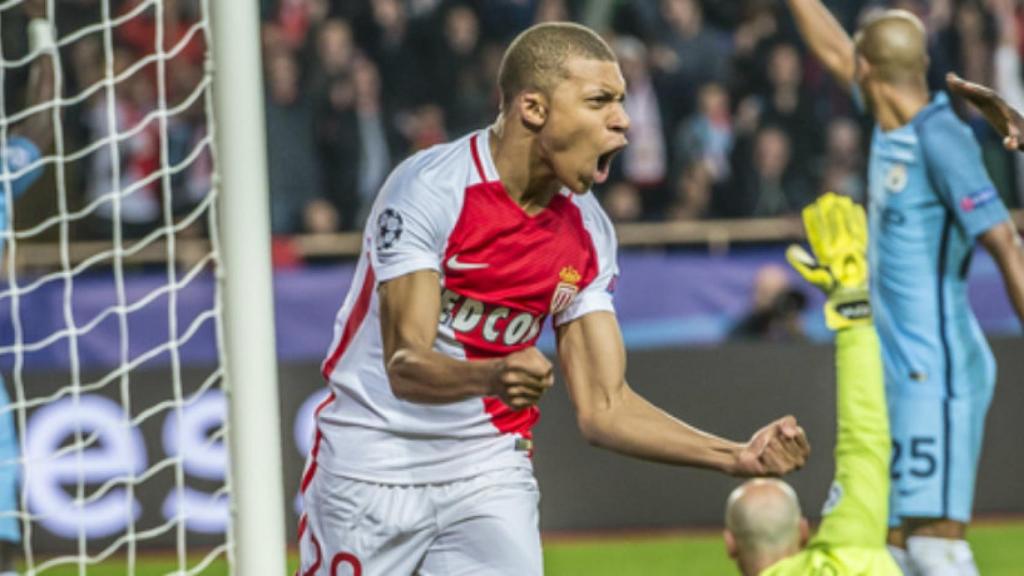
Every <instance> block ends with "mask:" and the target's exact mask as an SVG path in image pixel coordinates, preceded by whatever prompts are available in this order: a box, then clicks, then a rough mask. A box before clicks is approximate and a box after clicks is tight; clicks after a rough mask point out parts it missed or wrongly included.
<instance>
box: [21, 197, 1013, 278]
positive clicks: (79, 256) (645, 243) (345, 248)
mask: <svg viewBox="0 0 1024 576" xmlns="http://www.w3.org/2000/svg"><path fill="white" fill-rule="evenodd" d="M1011 214H1012V217H1013V219H1014V222H1016V224H1017V227H1018V229H1021V230H1024V210H1014V211H1012V212H1011ZM615 229H616V233H617V235H618V238H619V246H620V247H621V248H643V247H656V246H706V247H707V248H708V250H710V251H713V252H727V251H728V250H729V249H730V248H731V247H732V246H733V245H742V244H757V243H774V242H779V243H783V242H792V241H796V240H802V239H803V238H804V232H803V226H801V224H800V220H799V218H798V217H796V216H789V217H783V218H751V219H742V220H699V221H688V222H638V223H627V224H618V225H617V226H616V227H615ZM282 241H283V242H285V243H286V244H288V249H289V250H290V251H291V252H292V253H293V254H294V255H295V256H297V257H299V259H302V260H305V259H332V258H337V259H344V258H352V257H355V256H357V255H358V254H359V250H360V248H361V246H362V233H361V232H342V233H336V234H297V235H293V236H287V237H284V238H283V240H282ZM109 249H110V243H109V242H103V241H93V242H75V243H74V244H72V245H71V246H70V256H71V261H72V263H73V264H75V263H79V262H82V261H84V260H86V259H88V258H91V257H93V256H95V255H96V254H100V253H102V252H104V251H107V250H109ZM176 251H177V257H178V259H179V260H180V261H181V262H183V263H188V262H192V261H193V260H197V259H198V258H201V257H202V256H203V255H204V254H208V253H209V251H210V248H209V241H208V240H206V239H204V238H179V239H177V241H176ZM126 252H127V253H126V254H125V257H124V262H125V264H140V265H145V264H159V263H162V262H165V261H166V258H167V250H166V248H165V247H164V246H163V245H162V244H160V243H157V244H151V245H149V246H146V247H144V248H142V249H141V250H138V251H132V250H131V247H130V243H127V242H126ZM60 264H61V260H60V245H59V244H58V243H56V242H52V243H51V242H39V243H29V242H25V243H23V244H21V245H20V246H19V248H18V253H17V267H18V270H19V271H31V270H33V269H43V270H45V269H51V268H56V267H58V266H60Z"/></svg>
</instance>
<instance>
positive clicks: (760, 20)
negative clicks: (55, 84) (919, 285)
mask: <svg viewBox="0 0 1024 576" xmlns="http://www.w3.org/2000/svg"><path fill="white" fill-rule="evenodd" d="M218 1H220V0H218ZM826 4H827V5H828V6H829V8H830V9H831V10H832V11H833V13H834V14H835V15H836V16H837V18H838V19H839V20H840V21H841V22H842V23H843V25H844V26H845V27H846V28H847V29H848V30H853V29H855V28H856V25H857V23H858V21H859V20H860V19H862V18H863V17H864V16H865V15H866V14H867V13H868V12H869V11H870V10H872V9H876V8H878V7H881V6H888V7H893V6H895V7H901V8H905V9H908V10H912V11H914V12H916V13H917V14H919V15H920V16H921V18H922V20H924V21H925V22H926V24H927V27H928V31H929V39H930V52H931V61H932V67H931V75H930V82H931V84H932V88H933V89H938V88H940V87H941V80H942V77H943V75H944V74H945V72H946V71H949V70H956V71H958V72H959V73H961V74H962V75H963V76H965V77H966V78H967V79H969V80H974V81H980V82H985V83H992V81H993V74H994V73H995V71H994V68H995V66H994V55H995V52H996V48H997V46H998V45H1000V44H1001V43H1003V44H1010V45H1012V46H1013V49H1014V50H1015V51H1016V52H1017V53H1019V52H1020V50H1021V46H1022V45H1024V43H1022V42H1021V37H1020V36H1019V35H1017V26H1016V23H1017V20H1018V19H1019V18H1020V15H1019V12H1018V10H1017V6H1016V2H1015V1H1014V0H927V1H926V0H894V1H891V2H878V1H869V0H830V1H827V2H826ZM56 5H57V15H56V20H57V23H58V28H59V33H60V35H61V36H62V37H66V36H67V35H69V34H75V32H76V31H81V30H83V29H87V28H89V26H92V25H95V24H96V23H97V22H100V21H102V19H103V17H104V9H105V6H106V5H109V11H110V14H107V17H108V18H118V19H119V22H120V23H119V25H117V26H115V27H113V28H112V29H110V34H109V36H108V35H107V34H105V33H104V32H103V29H102V28H97V29H96V31H93V32H91V33H85V34H80V37H78V38H76V39H75V41H73V42H70V43H68V44H67V45H66V46H64V47H63V48H62V51H61V59H62V63H63V72H64V80H63V82H64V87H63V93H64V94H65V97H69V98H71V102H70V103H69V104H68V105H67V106H65V107H64V122H63V126H62V130H63V138H64V141H65V145H64V151H63V154H64V155H65V157H70V158H69V159H68V161H67V163H66V165H67V168H66V174H65V175H64V176H63V177H64V178H65V179H66V181H67V184H66V185H67V188H68V189H69V194H72V198H71V199H70V202H71V204H72V205H73V206H77V207H87V206H89V205H90V203H93V205H94V206H96V210H95V211H94V217H90V218H89V219H88V221H90V222H93V223H92V224H90V226H92V227H94V228H95V229H96V230H97V233H98V234H103V233H104V231H106V230H109V222H107V221H105V220H104V218H109V215H110V212H111V210H112V206H113V204H112V203H111V202H110V201H109V198H110V191H111V190H115V189H118V188H121V189H124V188H125V187H129V186H131V187H134V188H133V189H135V190H137V191H138V193H133V194H131V195H130V196H129V197H127V198H126V199H125V201H124V202H123V203H122V206H121V207H120V210H121V215H122V218H123V219H124V220H125V221H126V222H128V223H129V224H130V226H129V228H127V229H126V233H127V234H136V235H138V234H143V233H145V232H146V230H148V229H151V228H152V227H153V226H154V225H155V224H162V223H163V221H162V220H163V218H164V216H162V210H161V202H162V201H163V200H162V195H161V193H160V192H161V190H162V189H164V188H165V187H167V188H169V189H172V190H173V194H172V196H173V200H172V204H173V205H174V208H175V209H176V210H178V209H180V210H181V211H184V210H185V209H187V208H188V207H190V206H192V205H194V203H195V202H197V201H199V200H200V199H201V198H202V197H203V196H204V194H205V191H206V190H207V189H208V188H209V185H210V173H211V162H210V154H209V149H208V147H207V143H208V140H207V138H208V135H207V130H206V116H205V112H204V101H203V98H202V97H201V90H200V88H201V86H202V84H201V83H202V80H203V65H204V63H203V57H204V51H205V40H204V35H203V31H202V29H201V28H200V27H198V26H197V22H198V20H199V19H200V18H201V10H200V6H199V0H163V12H162V14H161V15H159V16H160V18H157V16H158V15H157V14H156V13H155V8H154V7H153V6H152V4H151V3H150V2H142V0H121V1H117V0H110V1H109V2H106V1H100V0H61V1H60V2H57V3H56ZM260 7H261V16H262V24H261V41H262V51H263V65H264V69H263V72H264V78H265V89H266V91H265V94H266V127H267V144H268V146H267V152H268V159H269V163H270V192H271V202H272V221H273V222H272V225H273V230H274V232H275V233H276V234H294V233H304V232H332V231H338V230H351V229H357V228H360V227H361V226H362V223H363V221H364V220H365V217H366V213H367V211H368V208H369V206H370V204H371V202H372V200H373V197H374V195H375V194H376V192H377V190H378V189H379V187H380V185H381V183H382V182H383V180H384V178H385V177H386V176H387V174H388V172H389V171H390V170H391V168H392V167H394V166H395V165H396V164H397V163H398V162H400V161H401V160H402V159H404V158H405V157H407V156H408V155H409V154H411V153H412V152H415V151H416V150H419V149H422V148H425V147H428V146H431V145H433V144H436V143H438V142H442V141H445V140H447V139H450V138H455V137H458V136H461V135H462V134H464V133H466V132H468V131H470V130H473V129H476V128H479V127H483V126H486V125H487V124H489V123H490V122H492V121H493V119H494V117H495V115H496V112H497V93H496V88H495V79H496V76H497V70H498V67H499V64H500V60H501V55H502V52H503V50H504V47H505V46H506V45H507V43H508V42H509V41H510V40H511V39H512V38H513V37H514V36H515V35H516V34H517V33H518V32H519V31H521V30H523V29H524V28H526V27H527V26H529V25H531V24H533V23H536V22H541V21H550V20H574V21H578V22H582V23H584V24H586V25H588V26H591V27H592V28H594V29H596V30H598V31H599V32H601V33H602V34H603V35H605V37H606V38H607V39H608V41H609V43H610V44H611V46H612V47H613V48H614V50H615V51H616V53H617V54H618V56H619V58H620V61H621V64H622V69H623V74H624V76H625V78H626V80H627V82H628V97H627V100H626V108H627V111H628V112H629V114H630V116H631V119H632V126H631V129H630V134H629V139H630V141H631V145H630V147H629V148H627V149H626V151H625V152H623V153H622V154H620V155H619V157H618V158H617V159H616V161H615V164H614V166H613V174H612V178H611V179H610V180H609V182H607V183H606V184H604V185H602V186H601V187H600V188H599V189H598V190H596V192H597V194H598V195H599V196H600V198H601V200H602V202H603V203H604V205H605V207H606V209H607V210H608V212H609V214H610V215H611V216H612V218H613V219H614V220H616V221H620V222H624V221H635V220H646V221H666V220H695V219H707V218H745V217H768V216H778V215H786V214H793V213H795V212H797V211H798V210H799V209H800V208H801V207H802V206H803V205H804V204H806V203H807V202H809V201H810V200H811V199H812V198H814V197H815V196H816V195H817V194H818V193H820V192H822V191H825V190H834V191H836V192H839V193H842V194H846V195H849V196H851V197H854V198H855V199H858V200H863V199H864V196H865V193H866V190H865V186H866V183H865V179H864V166H865V161H866V154H867V146H868V143H869V140H870V130H871V124H870V120H869V119H868V118H867V117H865V116H864V115H863V114H861V113H860V111H858V110H857V108H856V107H855V105H854V103H853V101H852V100H851V99H850V97H849V96H848V94H847V92H846V91H845V90H843V89H842V88H841V87H838V86H836V85H835V84H834V82H832V80H831V79H830V78H829V77H828V76H827V74H825V73H824V72H823V70H822V68H821V67H820V66H818V65H817V63H816V62H815V61H814V60H813V59H812V58H810V57H809V56H808V54H807V53H806V51H805V49H804V47H803V46H802V44H801V42H800V41H799V38H798V36H797V34H796V31H795V27H794V25H793V23H792V21H791V19H790V17H789V15H788V12H787V10H786V8H785V3H784V2H782V1H781V0H735V1H731V0H730V1H723V0H261V5H260ZM4 16H5V17H4V18H3V19H0V26H2V29H0V33H2V37H3V38H2V40H3V44H4V54H12V53H14V54H17V53H23V52H19V50H23V49H24V46H23V45H22V46H18V45H17V44H19V43H22V44H23V42H24V40H23V37H24V33H23V32H22V31H20V30H18V29H19V28H21V29H23V27H24V22H23V21H19V20H18V19H17V18H8V17H6V16H7V15H6V14H5V15H4ZM158 20H160V21H162V22H163V23H164V33H163V42H164V44H163V47H162V51H164V52H168V53H170V55H171V57H170V58H168V59H167V60H166V63H165V64H163V65H160V64H158V62H157V59H155V58H154V57H153V55H154V52H156V51H157V50H158V48H159V46H158V43H157V41H156V39H155V30H156V23H157V21H158ZM11 44H15V46H13V47H12V46H10V45H11ZM1014 72H1015V73H1016V76H1017V78H1016V79H1015V80H1016V81H1018V82H1019V80H1020V78H1019V76H1020V71H1019V66H1018V67H1017V69H1016V70H1014ZM109 73H113V74H115V75H118V81H117V82H115V83H105V82H103V78H104V77H106V76H107V75H108V74H109ZM24 74H26V70H25V69H24V68H21V69H12V70H10V71H8V74H7V79H6V80H5V81H4V85H3V88H4V91H5V96H6V97H7V98H5V102H13V103H17V102H20V101H21V95H20V94H19V90H21V87H22V86H24V82H20V81H19V78H23V77H24ZM19 75H20V76H19ZM161 109H171V112H170V113H167V114H161V113H159V112H158V111H159V110H161ZM961 112H962V113H963V114H965V115H967V116H966V118H967V119H968V121H969V122H970V123H971V124H972V126H973V127H974V128H975V133H976V135H977V136H978V137H979V139H980V140H981V142H982V143H983V147H984V150H985V152H986V154H985V156H986V161H987V162H988V165H989V171H990V173H991V175H992V177H993V179H994V180H995V181H996V183H997V187H998V188H999V189H1000V190H1001V191H1002V192H1003V193H1004V195H1005V196H1006V198H1005V200H1006V202H1007V203H1008V205H1010V206H1014V207H1016V206H1020V204H1021V202H1020V194H1019V193H1018V182H1021V183H1024V174H1021V175H1020V177H1018V174H1017V170H1018V168H1017V167H1016V166H1015V165H1014V163H1013V160H1012V159H1010V158H1008V157H1007V156H1006V155H1005V154H1003V153H1002V152H1001V148H1000V145H999V140H998V138H997V137H996V136H995V135H994V134H993V133H991V132H990V131H989V130H988V128H987V126H986V125H985V123H984V122H983V121H981V120H980V119H978V118H973V117H971V116H970V114H971V112H970V111H969V110H965V109H961ZM8 113H10V110H8ZM164 134H166V136H167V145H166V146H164V145H163V143H162V140H163V135H164ZM111 135H117V137H116V138H112V136H111ZM112 142H113V144H111V143H112ZM165 156H166V158H165ZM165 164H169V165H171V166H174V167H175V168H174V169H172V170H171V174H170V175H169V176H168V177H167V178H164V177H162V175H159V174H158V173H157V172H156V169H157V168H158V167H159V166H161V165H165ZM182 213H183V212H182Z"/></svg>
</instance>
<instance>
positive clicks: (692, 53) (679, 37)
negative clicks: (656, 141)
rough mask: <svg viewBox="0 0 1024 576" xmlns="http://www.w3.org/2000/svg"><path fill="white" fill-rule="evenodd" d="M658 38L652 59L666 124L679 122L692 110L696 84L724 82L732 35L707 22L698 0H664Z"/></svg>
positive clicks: (662, 1)
mask: <svg viewBox="0 0 1024 576" xmlns="http://www.w3.org/2000/svg"><path fill="white" fill-rule="evenodd" d="M660 6H661V16H662V19H661V20H660V22H659V27H658V29H657V31H656V32H655V36H656V38H657V40H656V41H655V42H654V45H653V47H652V48H651V61H652V63H653V68H654V70H655V82H656V85H657V86H658V93H659V95H660V97H661V101H662V102H664V104H665V111H664V113H665V119H664V120H665V122H666V125H667V126H676V125H678V124H679V122H680V121H681V120H682V119H683V118H685V117H686V116H687V115H689V114H690V113H691V112H692V111H693V107H694V99H695V98H696V92H695V88H696V87H697V86H700V85H702V84H704V83H705V82H711V81H715V82H725V81H726V80H727V76H728V73H729V59H730V56H731V54H732V48H731V44H732V43H731V42H730V40H729V37H728V36H727V35H726V34H725V33H723V32H721V31H719V30H717V29H715V28H714V27H712V26H710V25H708V24H707V23H705V22H704V12H703V9H702V7H701V4H700V2H698V1H697V0H661V3H660Z"/></svg>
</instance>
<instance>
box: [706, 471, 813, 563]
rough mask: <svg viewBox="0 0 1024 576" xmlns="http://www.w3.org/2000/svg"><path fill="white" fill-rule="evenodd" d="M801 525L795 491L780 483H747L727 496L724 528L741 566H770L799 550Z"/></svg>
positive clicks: (801, 520)
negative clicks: (751, 564)
mask: <svg viewBox="0 0 1024 576" xmlns="http://www.w3.org/2000/svg"><path fill="white" fill-rule="evenodd" d="M803 526H805V524H804V523H803V518H802V516H801V514H800V503H799V501H798V500H797V497H796V492H794V491H793V489H792V488H791V487H790V486H789V484H786V483H785V482H783V481H781V480H775V479H762V478H759V479H755V480H750V481H747V482H746V483H744V484H743V485H742V486H740V487H739V488H737V489H735V490H733V492H732V494H730V495H729V501H728V503H727V504H726V509H725V528H726V530H727V531H728V532H730V533H731V534H732V538H733V540H734V542H735V550H734V552H735V554H734V555H735V556H736V557H737V559H738V560H739V561H740V562H741V564H750V563H757V564H762V563H763V564H764V565H769V564H771V563H774V562H776V561H778V560H780V559H782V558H784V557H786V556H788V555H790V554H792V553H794V552H796V551H798V550H799V549H800V547H801V545H802V544H803V542H802V541H801V540H802V538H804V536H805V532H804V530H805V528H803ZM730 548H731V546H730Z"/></svg>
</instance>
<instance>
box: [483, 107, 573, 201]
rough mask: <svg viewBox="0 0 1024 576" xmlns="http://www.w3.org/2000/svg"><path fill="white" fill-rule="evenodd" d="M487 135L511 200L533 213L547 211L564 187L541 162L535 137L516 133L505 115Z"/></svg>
mask: <svg viewBox="0 0 1024 576" xmlns="http://www.w3.org/2000/svg"><path fill="white" fill-rule="evenodd" d="M487 135H488V142H489V144H490V148H491V158H492V159H493V161H494V167H495V169H497V171H498V177H499V178H500V179H501V184H502V185H503V186H504V187H505V191H506V192H507V193H508V195H509V197H510V198H512V201H513V202H515V203H516V204H518V205H519V206H520V207H521V208H522V209H523V211H524V212H526V213H527V214H529V215H530V216H533V215H535V214H537V213H539V212H540V211H542V210H544V208H546V207H547V205H548V203H549V202H551V199H552V198H554V196H555V194H557V193H558V191H559V189H561V187H562V186H561V184H560V183H559V182H558V178H557V177H555V174H554V173H553V172H552V171H551V170H550V168H548V166H547V165H545V164H544V162H542V161H541V159H540V156H539V154H538V153H537V149H536V145H535V141H534V140H533V138H530V137H529V136H528V135H526V134H519V133H516V131H515V130H514V128H513V127H511V126H509V125H508V124H506V122H505V119H504V117H503V116H499V117H498V120H496V121H495V123H494V124H493V125H492V126H491V128H490V129H489V130H488V131H487Z"/></svg>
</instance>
